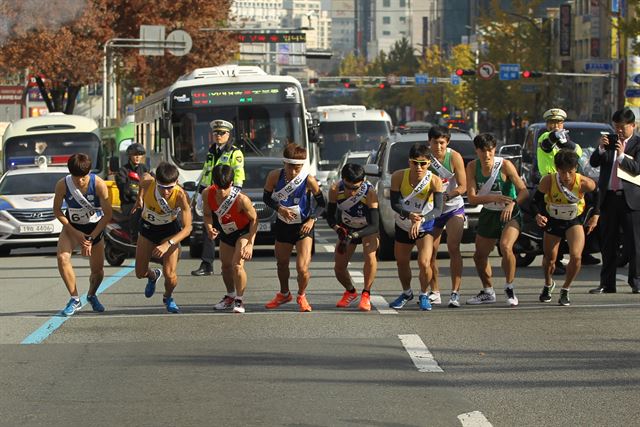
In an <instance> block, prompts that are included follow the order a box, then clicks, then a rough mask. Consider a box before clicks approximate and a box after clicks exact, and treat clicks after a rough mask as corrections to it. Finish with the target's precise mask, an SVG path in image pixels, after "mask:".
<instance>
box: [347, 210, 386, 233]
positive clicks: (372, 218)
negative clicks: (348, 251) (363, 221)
mask: <svg viewBox="0 0 640 427" xmlns="http://www.w3.org/2000/svg"><path fill="white" fill-rule="evenodd" d="M379 230H380V211H379V210H378V208H377V207H375V208H370V209H369V211H368V212H367V226H366V227H364V228H363V229H362V230H358V231H354V232H352V233H350V235H351V237H352V238H353V239H358V238H362V237H367V236H370V235H372V234H376V233H378V232H379Z"/></svg>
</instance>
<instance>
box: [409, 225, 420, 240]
mask: <svg viewBox="0 0 640 427" xmlns="http://www.w3.org/2000/svg"><path fill="white" fill-rule="evenodd" d="M421 225H422V222H414V223H412V224H411V229H410V230H409V238H410V239H416V238H417V237H418V234H420V226H421Z"/></svg>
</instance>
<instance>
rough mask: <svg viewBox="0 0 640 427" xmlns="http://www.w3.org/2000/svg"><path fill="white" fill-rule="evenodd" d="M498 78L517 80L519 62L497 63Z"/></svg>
mask: <svg viewBox="0 0 640 427" xmlns="http://www.w3.org/2000/svg"><path fill="white" fill-rule="evenodd" d="M499 65H500V76H499V77H500V80H518V79H519V78H520V64H499Z"/></svg>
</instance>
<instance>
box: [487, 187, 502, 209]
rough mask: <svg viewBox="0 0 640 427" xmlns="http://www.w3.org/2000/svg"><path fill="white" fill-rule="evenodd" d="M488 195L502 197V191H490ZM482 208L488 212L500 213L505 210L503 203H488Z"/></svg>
mask: <svg viewBox="0 0 640 427" xmlns="http://www.w3.org/2000/svg"><path fill="white" fill-rule="evenodd" d="M489 194H495V195H496V196H502V191H490V192H489ZM482 206H483V207H485V208H487V209H489V210H490V211H501V210H503V209H504V208H505V206H506V205H505V204H504V203H497V202H490V203H485V204H484V205H482Z"/></svg>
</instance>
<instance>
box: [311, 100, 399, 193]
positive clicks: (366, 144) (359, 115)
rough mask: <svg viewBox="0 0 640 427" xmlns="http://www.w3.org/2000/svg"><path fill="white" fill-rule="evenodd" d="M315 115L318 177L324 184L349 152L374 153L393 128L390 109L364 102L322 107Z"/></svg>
mask: <svg viewBox="0 0 640 427" xmlns="http://www.w3.org/2000/svg"><path fill="white" fill-rule="evenodd" d="M314 116H315V118H316V119H317V120H318V123H319V130H318V133H319V136H320V143H319V161H318V168H319V170H318V174H317V178H318V181H319V182H320V184H321V185H323V187H326V184H327V179H328V177H329V175H330V173H331V171H333V170H334V169H335V168H336V167H337V166H338V163H340V159H341V158H342V156H343V155H344V154H345V153H346V152H347V151H351V152H353V151H371V152H374V151H376V150H377V149H378V146H379V145H380V143H381V142H382V141H384V140H386V139H388V138H389V136H390V135H391V130H392V129H393V123H392V121H391V117H390V116H389V114H387V112H386V111H384V110H370V109H367V107H365V106H364V105H325V106H318V107H317V109H316V110H315V113H314Z"/></svg>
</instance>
